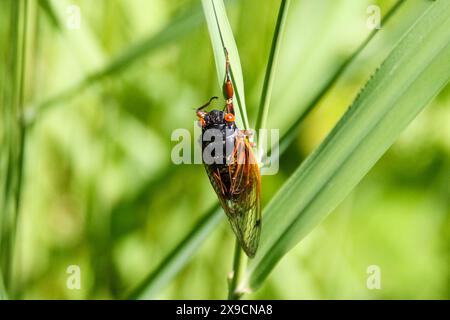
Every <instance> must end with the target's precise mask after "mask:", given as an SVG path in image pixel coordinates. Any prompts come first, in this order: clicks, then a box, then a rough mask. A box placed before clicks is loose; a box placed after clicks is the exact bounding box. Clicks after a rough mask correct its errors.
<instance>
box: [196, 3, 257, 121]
mask: <svg viewBox="0 0 450 320" xmlns="http://www.w3.org/2000/svg"><path fill="white" fill-rule="evenodd" d="M202 5H203V12H204V14H205V19H206V24H207V26H208V31H209V36H210V38H211V43H212V47H213V51H214V60H215V62H216V70H217V80H218V82H219V86H220V88H221V90H222V87H223V84H224V79H225V61H226V59H225V48H226V49H227V50H228V53H229V57H230V66H231V68H230V70H231V78H232V79H231V80H232V82H233V85H234V94H235V96H236V103H235V104H236V105H237V108H235V112H236V123H237V125H238V127H240V128H244V129H248V128H249V123H248V118H247V109H246V107H245V94H244V78H243V76H242V68H241V61H240V59H239V52H238V49H237V46H236V42H235V41H234V36H233V31H232V30H231V26H230V23H229V21H228V18H227V13H226V10H225V5H224V4H223V1H222V0H202Z"/></svg>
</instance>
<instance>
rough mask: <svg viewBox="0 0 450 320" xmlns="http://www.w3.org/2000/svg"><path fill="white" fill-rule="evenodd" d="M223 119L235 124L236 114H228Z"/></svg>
mask: <svg viewBox="0 0 450 320" xmlns="http://www.w3.org/2000/svg"><path fill="white" fill-rule="evenodd" d="M223 118H224V119H225V121H226V122H234V120H235V117H234V114H232V113H226V114H225V116H224V117H223Z"/></svg>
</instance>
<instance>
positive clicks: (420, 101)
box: [241, 0, 450, 290]
mask: <svg viewBox="0 0 450 320" xmlns="http://www.w3.org/2000/svg"><path fill="white" fill-rule="evenodd" d="M449 57H450V2H449V1H446V0H438V1H435V2H432V3H430V7H429V9H428V10H426V11H425V13H424V14H423V15H422V16H421V17H420V19H418V21H417V22H416V23H415V24H414V25H413V26H412V27H411V29H409V31H408V32H407V33H406V34H405V36H404V37H403V38H402V40H401V41H400V42H399V43H398V44H397V45H396V46H395V48H394V49H393V51H392V52H391V53H390V55H389V56H388V57H387V59H386V60H385V61H384V62H383V64H382V65H381V67H380V68H379V69H378V70H377V71H376V73H375V74H374V76H373V77H372V78H371V79H370V80H369V82H368V83H367V84H366V86H365V88H364V90H363V91H362V92H361V93H360V94H359V96H358V97H357V98H356V100H355V102H354V103H353V105H352V106H351V108H350V109H349V110H348V111H347V112H346V114H345V115H344V116H343V117H342V119H341V120H340V121H339V123H338V124H337V125H336V127H335V128H334V129H333V130H332V131H331V133H330V134H329V135H328V137H327V138H326V139H325V141H324V142H323V143H322V144H321V145H320V146H319V147H318V148H317V149H316V150H315V151H314V152H313V153H312V154H311V155H310V156H309V157H308V158H307V160H306V161H305V162H304V163H303V164H302V165H301V166H300V167H299V168H298V169H297V170H296V172H295V173H294V174H293V175H292V176H291V178H290V179H289V180H288V181H287V182H286V183H285V184H284V186H283V187H282V188H281V189H280V190H279V192H278V193H277V194H276V195H275V197H274V198H273V199H272V200H271V201H270V203H269V204H268V206H267V208H266V210H265V215H264V218H265V221H264V224H263V230H262V234H261V245H260V249H259V251H258V252H257V254H256V256H255V258H254V260H253V261H252V262H251V263H250V266H249V272H248V279H247V281H246V282H245V283H242V284H241V286H242V287H241V288H244V289H246V288H248V289H250V290H254V289H256V288H258V287H259V286H260V285H261V284H262V282H263V281H264V279H265V278H266V277H267V276H268V274H269V273H270V271H271V270H272V269H273V268H274V267H275V265H276V264H277V263H278V262H279V260H280V259H281V258H282V257H283V256H284V255H285V254H286V253H287V252H288V251H289V250H290V249H291V248H292V247H293V246H295V245H296V244H297V243H298V242H299V241H300V240H301V239H303V238H304V237H305V236H306V235H307V234H308V233H309V232H310V231H311V230H312V229H313V228H314V227H315V226H316V225H317V224H318V223H320V221H322V220H323V219H324V218H325V217H326V216H327V214H328V213H330V212H331V211H332V210H333V209H334V208H335V207H336V206H337V205H338V204H339V203H340V202H341V201H342V200H343V199H344V198H345V196H346V195H347V194H348V193H349V192H350V191H351V190H352V189H353V188H354V187H355V186H356V184H357V183H358V182H359V181H360V180H361V179H362V178H363V177H364V175H365V174H366V173H367V172H368V171H369V169H370V168H371V167H372V166H373V165H374V164H375V162H376V161H377V160H378V159H379V158H380V157H381V156H382V155H383V153H384V152H385V151H386V150H387V149H388V148H389V146H390V145H392V143H393V142H394V141H395V139H396V137H397V136H398V135H399V134H400V132H401V131H402V130H403V129H404V128H405V127H406V126H407V125H408V124H409V123H410V122H411V121H412V120H413V119H414V118H415V116H416V115H417V114H418V113H419V112H420V111H421V110H422V109H423V108H424V107H425V106H426V105H427V104H428V103H429V102H430V101H431V100H432V99H433V98H434V97H435V96H436V95H437V94H438V93H439V92H440V90H441V89H442V88H443V87H444V86H445V85H446V84H447V83H448V81H449V78H450V59H449ZM264 226H270V228H267V227H264Z"/></svg>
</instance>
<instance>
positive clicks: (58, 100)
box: [0, 0, 450, 299]
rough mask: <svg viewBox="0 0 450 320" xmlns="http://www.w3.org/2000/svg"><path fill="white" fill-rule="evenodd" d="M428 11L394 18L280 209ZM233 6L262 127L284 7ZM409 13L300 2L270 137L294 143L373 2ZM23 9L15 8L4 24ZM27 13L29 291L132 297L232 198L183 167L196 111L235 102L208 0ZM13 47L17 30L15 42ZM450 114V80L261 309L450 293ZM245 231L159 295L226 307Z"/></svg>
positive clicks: (23, 261)
mask: <svg viewBox="0 0 450 320" xmlns="http://www.w3.org/2000/svg"><path fill="white" fill-rule="evenodd" d="M5 1H6V0H2V3H3V4H5V3H6V2H5ZM426 1H428V0H412V1H407V3H405V4H404V5H403V6H402V8H400V10H399V11H398V12H397V13H396V14H395V16H394V17H393V18H392V19H391V20H390V21H389V23H388V24H386V25H382V30H381V32H379V34H378V35H377V36H376V37H375V38H374V39H373V41H372V42H371V43H370V45H369V46H368V47H367V48H366V49H365V50H364V51H363V53H362V54H361V55H360V56H359V57H358V59H357V60H356V61H355V62H354V63H353V64H352V65H351V67H350V68H349V69H348V70H347V72H346V73H345V74H344V76H343V77H342V78H341V79H340V80H339V82H338V83H337V85H336V86H335V87H334V88H333V89H332V90H331V91H330V92H329V93H328V94H327V95H326V97H325V99H323V100H322V101H321V102H320V103H319V105H318V106H316V108H315V109H314V110H313V111H312V112H311V113H310V114H309V115H308V117H307V118H306V119H305V120H304V122H303V123H302V125H301V127H300V132H299V135H298V138H297V139H296V141H295V143H293V144H292V145H291V146H290V147H289V149H288V150H287V152H286V153H285V154H284V155H283V156H282V158H281V160H280V172H279V173H278V174H277V175H274V176H264V177H263V180H262V186H263V195H262V196H263V203H267V202H268V200H269V199H270V197H271V196H272V195H273V194H274V193H275V192H276V190H277V189H278V188H279V187H280V186H281V185H282V184H283V182H284V181H285V180H286V179H287V178H288V177H289V176H290V174H291V173H292V172H293V171H294V169H295V168H296V167H297V166H298V165H299V164H300V163H301V162H302V160H303V159H304V158H305V157H306V156H307V155H308V154H309V153H310V152H311V151H312V150H313V149H314V148H315V147H316V146H317V145H318V144H319V143H320V141H321V140H322V139H323V138H324V136H325V135H326V134H327V132H329V130H330V129H331V128H332V127H333V125H334V124H335V123H336V121H337V120H338V119H339V117H340V116H341V115H342V114H343V112H344V111H345V110H346V108H347V107H348V106H349V105H350V103H351V102H352V100H353V99H354V98H355V96H356V95H357V93H358V91H359V89H360V87H361V86H362V85H363V84H364V83H365V82H366V81H367V79H368V78H369V77H370V75H371V73H373V71H374V70H375V68H376V67H377V66H378V65H379V64H380V63H381V62H382V61H383V59H384V58H385V57H386V55H387V54H388V53H389V51H390V50H391V49H392V47H393V45H394V44H395V43H396V42H397V41H398V40H399V38H400V37H401V35H402V34H403V33H404V32H405V31H406V30H407V29H408V28H409V27H410V26H411V24H412V23H413V22H414V21H415V20H416V19H417V17H418V16H419V15H420V14H421V10H422V9H423V8H421V6H420V5H417V3H419V2H426ZM225 3H226V6H227V10H228V15H229V19H230V22H231V25H232V28H233V30H234V34H235V38H236V42H237V46H238V48H239V53H240V58H241V63H242V68H243V74H244V80H245V90H246V98H247V107H248V112H249V119H250V120H251V123H252V124H254V122H255V117H256V111H257V108H258V101H259V96H260V92H261V87H262V82H263V79H264V72H265V66H266V63H267V58H268V53H269V49H270V43H271V39H272V34H273V30H274V26H275V21H276V16H277V10H278V7H279V1H275V0H270V1H257V0H243V1H226V2H225ZM394 3H395V1H393V0H385V1H373V0H372V1H352V0H340V1H333V0H320V1H317V0H314V1H313V0H293V1H292V4H291V7H290V10H289V14H288V18H287V25H286V30H285V35H284V39H283V42H282V46H281V52H280V60H279V64H278V69H277V72H276V79H275V87H274V92H273V96H272V107H271V110H270V115H269V117H270V119H269V127H270V128H279V129H280V130H281V132H284V131H283V130H285V129H286V128H288V126H289V124H291V123H292V122H293V121H294V119H295V118H296V117H297V115H298V114H299V110H300V109H301V108H302V107H304V106H305V105H307V104H308V103H309V102H310V100H311V99H312V98H313V97H314V96H315V94H317V91H318V90H319V89H320V88H321V86H322V85H323V84H324V83H325V82H326V81H327V80H328V79H329V77H330V76H331V74H332V73H333V72H334V71H335V70H336V69H337V68H338V66H339V64H340V63H341V62H342V61H343V60H344V59H345V58H346V57H348V56H349V55H350V54H351V53H352V52H353V51H354V50H355V49H356V48H357V46H358V45H359V44H360V43H361V42H362V41H363V40H364V39H365V38H366V37H367V35H368V34H369V33H370V30H369V29H368V28H367V26H366V21H367V19H368V17H369V15H368V14H367V12H366V9H367V7H368V6H369V5H371V4H377V5H379V6H380V8H381V12H382V14H384V13H386V12H387V11H388V9H389V8H390V7H392V6H393V5H394ZM71 5H76V6H78V8H79V9H80V18H81V20H80V28H71V27H70V22H71V20H70V19H72V18H73V11H71V8H73V7H70V6H71ZM9 14H10V11H8V10H3V9H1V8H0V23H2V22H1V21H4V22H5V21H7V20H8V18H7V17H8V15H9ZM28 17H29V19H28V31H27V39H28V43H27V56H26V61H27V64H26V77H25V91H24V105H25V111H26V116H27V119H28V121H31V123H32V124H31V125H30V126H29V127H28V129H27V136H26V145H25V158H24V159H25V161H24V176H23V193H22V198H21V201H20V215H19V220H18V229H17V235H16V244H15V246H14V264H13V265H14V267H13V281H12V283H13V287H14V292H15V296H17V297H19V298H24V299H36V298H38V299H40V298H44V299H56V298H58V299H84V298H102V299H110V298H121V297H124V296H125V294H126V293H127V292H129V291H130V290H131V289H132V288H134V287H136V285H138V284H139V283H140V282H141V281H142V280H143V279H144V278H145V276H146V275H147V274H148V273H149V272H150V271H152V270H153V269H154V268H155V267H157V266H158V264H159V263H160V262H161V261H162V259H163V258H164V257H165V256H166V255H167V254H168V252H170V250H171V249H172V248H174V247H175V246H176V245H177V243H179V242H180V240H181V239H182V238H183V237H184V236H185V235H186V234H187V233H188V232H189V231H190V230H191V229H192V228H193V226H194V225H195V224H196V222H197V221H198V220H199V219H200V218H201V217H202V216H203V215H204V214H205V213H206V211H207V210H208V209H209V208H210V207H211V206H212V205H214V204H215V203H216V201H217V200H216V195H215V193H214V192H213V190H212V188H211V186H210V184H209V181H208V178H207V176H206V174H205V172H204V169H203V167H202V166H201V165H174V164H173V163H172V162H171V158H170V152H171V148H172V147H173V146H174V145H175V144H176V143H175V142H172V141H171V133H172V131H173V130H174V129H176V128H186V129H188V130H190V131H191V132H192V131H193V129H194V121H195V112H194V111H193V108H196V107H198V106H199V105H201V104H203V103H204V102H205V101H207V100H208V99H209V97H210V96H213V95H219V94H220V92H221V88H220V87H219V85H218V84H217V81H216V75H215V65H214V58H213V53H212V49H211V44H210V42H209V35H208V32H207V28H206V24H205V22H204V17H203V13H202V7H201V3H200V1H194V0H193V1H187V0H183V1H166V0H150V1H149V0H129V1H124V0H122V1H119V0H102V1H100V0H98V1H95V3H93V1H90V0H84V1H75V0H73V1H66V0H53V1H29V3H28ZM68 23H69V26H68ZM10 43H11V38H10V35H8V34H6V33H2V34H1V38H0V46H2V47H4V46H8V45H9V44H10ZM3 62H4V61H2V64H3ZM0 67H1V68H3V67H4V65H1V66H0ZM449 103H450V89H449V87H448V86H447V88H445V89H444V90H443V92H442V93H441V94H440V95H439V96H438V97H437V98H436V99H435V101H434V102H433V103H432V104H431V105H430V106H429V107H428V108H426V109H425V111H424V112H423V113H421V114H420V115H419V117H418V118H417V119H416V120H415V121H414V122H413V123H412V124H411V125H410V126H409V128H408V129H407V130H406V131H405V132H404V133H403V134H402V136H401V137H400V139H399V140H398V141H397V142H396V143H395V145H394V146H393V147H392V148H391V149H390V150H389V151H388V152H387V153H386V154H385V155H384V156H383V158H382V159H381V160H380V161H379V162H378V163H377V165H376V166H375V167H374V168H373V169H372V170H371V172H370V173H369V175H368V176H367V177H366V178H365V179H364V180H363V181H362V182H361V183H360V184H359V186H358V187H357V188H356V189H355V190H354V191H353V192H352V194H351V195H350V196H349V197H347V199H346V200H345V201H344V202H343V203H342V204H341V205H340V206H339V207H338V208H337V209H336V210H335V211H334V212H333V213H332V214H331V215H330V216H329V218H327V219H326V220H325V221H324V223H322V224H321V225H320V226H319V227H317V228H316V229H315V230H314V232H312V233H311V234H310V235H309V236H308V237H307V238H306V239H305V240H304V241H302V242H301V243H300V244H299V245H297V246H296V248H295V249H294V250H292V251H291V252H290V253H289V254H288V255H287V256H286V257H285V258H284V259H283V260H282V261H281V263H280V264H279V265H278V266H277V267H276V268H275V270H274V271H273V272H272V274H271V276H270V277H269V278H268V280H267V281H266V283H265V284H264V286H263V287H262V288H261V289H260V290H259V291H257V292H256V293H253V294H251V295H248V296H247V298H250V299H258V298H263V299H347V298H350V299H352V298H361V299H375V298H382V299H395V298H401V299H418V298H425V299H431V298H438V299H439V298H440V299H442V298H447V299H449V298H450V190H449V181H450V109H449V108H448V106H449ZM4 119H5V118H3V120H4ZM1 120H2V119H0V121H1ZM1 125H5V123H4V121H3V124H1ZM2 174H4V172H3V173H2ZM233 238H234V236H233V234H232V232H231V229H230V227H229V225H228V223H227V222H226V220H225V219H223V220H222V221H221V223H220V225H219V227H218V228H216V229H215V230H214V231H213V232H212V234H211V235H210V236H209V237H208V238H207V239H206V240H205V241H204V243H203V244H202V246H201V248H200V250H199V251H198V252H197V253H196V254H195V255H194V256H193V257H192V260H191V261H190V263H188V264H187V265H186V267H185V268H183V269H182V271H181V272H180V273H179V274H178V275H177V276H176V277H175V278H174V279H173V281H171V282H170V285H168V286H167V287H165V288H164V289H163V290H162V291H161V292H159V294H157V295H156V296H155V298H163V299H197V298H198V299H223V298H225V297H226V292H227V282H226V277H227V273H228V272H229V271H230V269H231V264H232V256H233V245H234V239H233ZM70 265H78V266H80V268H81V288H80V290H69V289H68V288H67V287H66V280H67V277H68V274H67V273H66V269H67V268H68V266H70ZM370 265H378V266H379V267H380V269H381V289H380V290H369V289H368V288H367V287H366V280H367V277H368V274H367V268H368V266H370Z"/></svg>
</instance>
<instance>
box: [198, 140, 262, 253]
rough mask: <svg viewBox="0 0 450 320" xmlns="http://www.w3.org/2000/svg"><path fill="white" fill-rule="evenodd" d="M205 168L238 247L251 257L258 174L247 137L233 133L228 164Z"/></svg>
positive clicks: (256, 229)
mask: <svg viewBox="0 0 450 320" xmlns="http://www.w3.org/2000/svg"><path fill="white" fill-rule="evenodd" d="M206 171H207V173H208V176H209V178H210V181H211V184H212V185H213V187H214V190H215V191H216V193H217V195H218V197H219V200H220V203H221V205H222V207H223V209H224V211H225V213H226V215H227V217H228V220H229V221H230V224H231V227H232V229H233V231H234V233H235V234H236V236H237V238H238V240H239V243H240V244H241V247H242V249H243V250H244V251H245V253H246V254H247V255H248V256H249V257H253V256H254V255H255V253H256V250H257V248H258V243H259V236H260V233H261V199H260V192H261V177H260V173H259V165H258V163H257V161H256V158H255V156H254V154H253V151H252V149H251V146H250V144H249V142H248V141H247V139H246V138H245V137H244V136H237V137H236V141H235V146H234V150H233V153H232V155H231V159H230V161H229V163H228V164H227V165H223V166H208V165H207V166H206Z"/></svg>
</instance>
